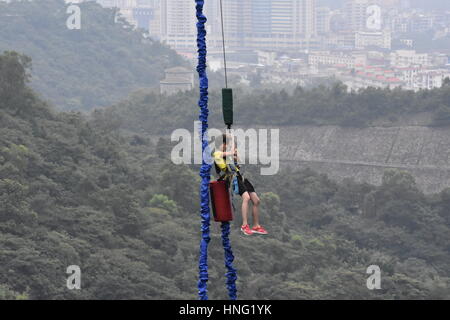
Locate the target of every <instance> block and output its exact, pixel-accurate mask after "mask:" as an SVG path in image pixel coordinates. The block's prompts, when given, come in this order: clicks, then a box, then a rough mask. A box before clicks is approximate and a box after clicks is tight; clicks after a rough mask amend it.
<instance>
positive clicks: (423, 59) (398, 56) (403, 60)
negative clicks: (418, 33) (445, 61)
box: [390, 50, 430, 68]
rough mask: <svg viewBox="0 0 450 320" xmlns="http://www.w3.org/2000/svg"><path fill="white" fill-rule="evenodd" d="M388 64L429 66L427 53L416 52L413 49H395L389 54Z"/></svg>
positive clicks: (395, 65) (396, 65)
mask: <svg viewBox="0 0 450 320" xmlns="http://www.w3.org/2000/svg"><path fill="white" fill-rule="evenodd" d="M390 64H391V66H393V67H397V68H402V67H411V66H429V65H430V62H429V55H428V54H427V53H417V52H416V51H415V50H396V51H394V52H391V54H390Z"/></svg>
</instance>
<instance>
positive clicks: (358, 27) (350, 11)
mask: <svg viewBox="0 0 450 320" xmlns="http://www.w3.org/2000/svg"><path fill="white" fill-rule="evenodd" d="M370 4H371V3H369V0H346V1H345V4H344V16H345V21H346V24H347V27H348V29H349V30H352V31H363V30H366V25H367V7H368V6H369V5H370Z"/></svg>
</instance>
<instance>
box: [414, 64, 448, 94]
mask: <svg viewBox="0 0 450 320" xmlns="http://www.w3.org/2000/svg"><path fill="white" fill-rule="evenodd" d="M446 78H449V79H450V70H439V69H437V70H423V71H421V72H419V73H418V74H417V76H416V78H415V81H414V87H413V90H415V91H417V90H421V89H434V88H440V87H442V85H443V83H444V80H445V79H446Z"/></svg>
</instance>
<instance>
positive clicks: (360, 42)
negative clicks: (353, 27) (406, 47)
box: [355, 30, 392, 49]
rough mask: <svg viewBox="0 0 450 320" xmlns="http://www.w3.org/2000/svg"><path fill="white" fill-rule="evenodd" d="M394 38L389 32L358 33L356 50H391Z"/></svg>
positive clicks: (356, 35)
mask: <svg viewBox="0 0 450 320" xmlns="http://www.w3.org/2000/svg"><path fill="white" fill-rule="evenodd" d="M391 44H392V37H391V32H390V31H389V30H383V31H379V32H367V31H366V32H365V31H358V32H356V34H355V48H356V49H365V48H369V47H378V48H383V49H391Z"/></svg>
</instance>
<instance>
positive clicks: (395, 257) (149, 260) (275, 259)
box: [0, 52, 450, 299]
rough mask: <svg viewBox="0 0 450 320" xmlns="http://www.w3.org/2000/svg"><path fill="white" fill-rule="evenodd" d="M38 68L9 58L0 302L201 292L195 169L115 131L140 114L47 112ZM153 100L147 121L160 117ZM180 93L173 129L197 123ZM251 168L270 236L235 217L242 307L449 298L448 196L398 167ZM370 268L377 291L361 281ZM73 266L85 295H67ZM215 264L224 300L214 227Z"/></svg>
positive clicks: (2, 88) (0, 125) (2, 100)
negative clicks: (364, 177)
mask: <svg viewBox="0 0 450 320" xmlns="http://www.w3.org/2000/svg"><path fill="white" fill-rule="evenodd" d="M29 65H30V60H29V59H28V58H26V57H24V56H21V55H18V54H16V53H11V52H10V53H5V54H3V55H1V56H0V299H27V298H28V299H69V298H74V299H177V298H179V299H187V298H193V299H194V298H196V279H197V259H198V246H199V240H200V218H199V205H198V191H197V190H198V184H199V178H198V175H197V172H196V170H197V169H196V168H194V167H183V166H175V165H172V164H171V163H170V161H169V154H170V147H171V146H170V143H168V142H166V141H165V140H164V139H161V140H160V141H159V142H158V143H157V144H156V145H154V144H152V142H151V141H150V139H149V136H148V132H146V131H145V130H140V129H141V128H139V127H137V128H135V129H136V130H135V131H134V132H133V128H132V126H131V125H127V124H126V123H122V126H123V127H127V128H128V129H129V130H128V133H127V134H126V135H124V134H122V133H120V132H121V131H119V130H118V129H117V128H119V127H120V121H121V120H122V121H126V120H127V119H132V118H133V117H134V116H135V114H136V113H138V112H139V111H138V110H137V109H136V108H137V107H136V108H132V107H131V106H124V108H125V109H124V111H123V112H124V116H123V119H118V118H114V117H112V118H111V117H109V116H108V113H107V111H104V112H96V113H94V114H93V115H92V118H89V119H87V118H85V117H84V116H83V115H81V114H79V113H64V112H56V111H54V110H52V108H50V107H49V106H48V105H47V104H46V103H44V102H43V101H42V100H40V99H39V98H38V97H36V95H35V93H34V92H33V91H32V90H31V89H29V88H28V85H27V79H28V76H27V74H28V73H29ZM380 94H381V93H380ZM147 99H148V100H147V101H146V102H145V103H144V102H142V103H141V106H140V108H141V110H142V112H143V117H144V118H146V117H148V114H147V113H146V112H147V111H146V110H147V109H149V108H155V112H157V110H159V109H158V107H157V105H158V103H159V102H158V100H157V99H156V98H155V97H153V98H152V96H149V97H148V98H147ZM152 99H153V100H152ZM172 99H175V100H170V101H178V104H176V105H174V107H173V108H174V109H176V108H181V107H180V106H181V105H182V104H183V103H184V110H191V109H192V110H193V111H192V113H191V111H186V112H184V114H183V115H181V114H179V113H177V112H172V110H169V111H168V112H170V113H172V114H173V116H174V117H175V119H174V121H175V120H179V119H181V118H183V119H184V118H187V119H188V120H186V121H188V122H191V121H193V120H194V118H195V117H194V113H195V112H196V111H195V110H196V108H195V104H193V103H190V101H189V100H188V99H186V97H185V96H183V95H180V96H175V97H173V98H172ZM176 99H178V100H176ZM183 99H184V102H182V101H183ZM144 106H145V107H144ZM128 107H130V109H128ZM127 110H128V111H127ZM241 110H242V109H241ZM127 112H130V114H131V116H130V117H126V113H127ZM154 116H155V117H156V116H158V114H157V113H155V115H154ZM191 116H192V117H191ZM212 117H217V115H214V114H213V115H212ZM146 119H147V120H148V121H151V120H150V118H146ZM162 121H163V120H162ZM151 123H154V122H151ZM163 123H164V122H163ZM256 169H257V168H253V167H252V166H248V167H246V171H247V172H248V173H249V176H250V177H251V178H252V180H253V181H254V182H255V183H254V184H255V186H256V188H257V190H258V191H259V193H260V194H261V198H262V210H263V211H262V215H263V217H262V222H263V224H264V225H265V226H266V228H267V229H268V230H269V231H270V235H268V236H266V237H257V236H255V237H250V238H246V237H243V236H241V234H240V233H239V231H238V228H239V226H240V218H239V216H237V217H236V220H235V222H234V223H233V231H232V234H231V240H232V244H233V249H234V254H235V257H236V261H235V266H236V267H237V269H238V277H239V278H238V283H237V285H238V290H239V291H238V294H239V297H240V298H241V299H312V298H315V299H326V298H341V299H357V298H358V299H424V298H429V299H430V298H436V299H449V298H450V295H449V293H450V268H449V266H450V255H449V250H450V238H449V231H450V230H449V227H450V216H449V213H450V190H444V191H442V192H441V193H439V194H435V195H431V196H425V195H424V194H422V193H421V192H420V191H419V190H418V189H417V188H416V186H415V182H414V179H413V178H412V177H411V176H410V175H408V174H406V173H404V172H401V171H396V170H390V171H387V172H386V173H385V176H384V179H383V184H382V185H381V186H380V187H374V186H370V185H366V184H356V183H354V182H352V181H344V182H343V183H340V184H338V183H335V182H333V181H331V180H330V179H328V178H327V177H326V176H324V175H319V174H317V173H315V172H312V171H310V170H307V169H306V170H303V171H298V172H289V171H284V172H281V173H280V174H278V175H276V176H270V177H263V176H259V175H257V174H256V172H257V171H256ZM372 264H375V265H379V266H380V268H381V271H382V280H381V287H382V289H381V290H373V291H371V290H368V289H367V287H366V279H367V277H368V275H367V274H366V269H367V267H368V266H369V265H372ZM69 265H79V266H80V267H81V270H82V288H81V290H73V291H71V290H68V289H67V288H66V277H67V274H66V268H67V266H69ZM209 265H210V282H209V290H210V291H209V295H210V297H211V298H215V299H218V298H226V289H225V277H224V273H225V270H224V266H223V251H222V248H221V241H220V235H219V227H218V226H216V225H215V224H213V225H212V241H211V246H210V259H209Z"/></svg>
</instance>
